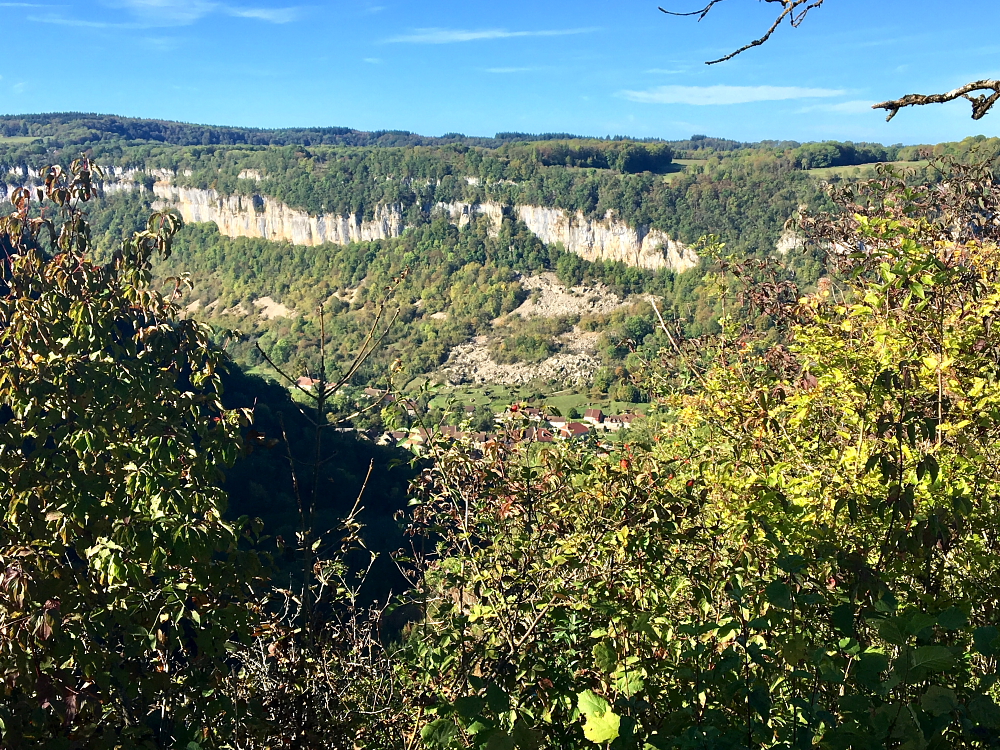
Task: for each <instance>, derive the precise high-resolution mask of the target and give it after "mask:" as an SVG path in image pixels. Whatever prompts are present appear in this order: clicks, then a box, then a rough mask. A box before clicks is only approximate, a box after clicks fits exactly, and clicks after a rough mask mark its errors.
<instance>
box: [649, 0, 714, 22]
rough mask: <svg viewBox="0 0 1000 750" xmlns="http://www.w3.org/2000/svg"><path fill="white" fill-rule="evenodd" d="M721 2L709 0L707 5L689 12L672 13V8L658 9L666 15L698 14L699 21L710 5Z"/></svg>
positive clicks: (706, 13)
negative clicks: (710, 0)
mask: <svg viewBox="0 0 1000 750" xmlns="http://www.w3.org/2000/svg"><path fill="white" fill-rule="evenodd" d="M721 2H722V0H712V2H710V3H709V4H708V5H706V6H705V7H704V8H702V9H701V10H694V11H691V12H690V13H674V12H673V11H672V10H664V9H663V8H660V10H661V11H663V12H664V13H666V14H667V15H668V16H682V17H683V16H698V20H699V21H700V20H701V19H702V18H704V17H705V16H707V15H708V11H710V10H712V6H714V5H718V4H719V3H721Z"/></svg>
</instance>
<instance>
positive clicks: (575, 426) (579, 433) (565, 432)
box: [559, 422, 590, 439]
mask: <svg viewBox="0 0 1000 750" xmlns="http://www.w3.org/2000/svg"><path fill="white" fill-rule="evenodd" d="M589 433H590V426H589V425H585V424H583V423H582V422H570V423H569V424H567V425H566V426H565V427H563V428H562V429H561V430H560V431H559V434H560V436H561V437H564V438H569V439H573V438H578V437H583V436H585V435H587V434H589Z"/></svg>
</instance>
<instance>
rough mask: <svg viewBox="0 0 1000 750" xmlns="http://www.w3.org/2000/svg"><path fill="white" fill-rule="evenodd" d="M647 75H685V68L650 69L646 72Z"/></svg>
mask: <svg viewBox="0 0 1000 750" xmlns="http://www.w3.org/2000/svg"><path fill="white" fill-rule="evenodd" d="M645 72H646V73H651V74H653V75H671V76H672V75H676V74H678V73H684V72H685V69H683V68H650V69H649V70H647V71H645Z"/></svg>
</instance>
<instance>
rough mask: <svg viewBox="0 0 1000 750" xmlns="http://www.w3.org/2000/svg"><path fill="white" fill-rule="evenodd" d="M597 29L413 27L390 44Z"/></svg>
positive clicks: (556, 33) (389, 41)
mask: <svg viewBox="0 0 1000 750" xmlns="http://www.w3.org/2000/svg"><path fill="white" fill-rule="evenodd" d="M593 31H597V29H593V28H590V29H549V30H542V31H508V30H507V29H477V30H472V29H414V31H413V33H412V34H403V35H402V36H394V37H391V38H390V39H386V40H385V41H386V42H388V43H390V44H454V43H456V42H476V41H480V40H483V39H515V38H519V37H528V36H572V35H575V34H589V33H591V32H593Z"/></svg>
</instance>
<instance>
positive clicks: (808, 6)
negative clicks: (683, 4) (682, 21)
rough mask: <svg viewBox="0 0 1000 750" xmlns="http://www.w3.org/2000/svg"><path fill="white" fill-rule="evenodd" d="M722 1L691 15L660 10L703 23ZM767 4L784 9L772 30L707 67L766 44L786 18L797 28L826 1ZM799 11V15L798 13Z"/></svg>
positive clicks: (791, 0)
mask: <svg viewBox="0 0 1000 750" xmlns="http://www.w3.org/2000/svg"><path fill="white" fill-rule="evenodd" d="M722 1H723V0H710V2H709V3H708V5H706V6H705V7H704V8H702V9H701V10H695V11H692V12H690V13H675V12H673V11H669V10H664V9H663V8H660V10H661V11H662V12H664V13H666V14H667V15H668V16H698V20H699V21H701V20H702V19H703V18H704V17H705V16H707V15H708V14H709V12H710V11H711V10H712V8H714V7H715V6H716V5H718V4H719V3H721V2H722ZM765 2H768V3H778V4H779V5H781V7H782V11H781V13H780V14H779V15H778V17H777V18H776V19H775V21H774V23H772V24H771V28H769V29H768V30H767V31H766V32H765V33H764V35H763V36H762V37H760V38H759V39H754V40H753V41H752V42H749V43H748V44H744V45H743V46H742V47H740V48H739V49H738V50H736V51H735V52H730V53H729V54H728V55H726V56H725V57H720V58H719V59H718V60H709V61H707V62H706V63H705V64H706V65H715V64H717V63H721V62H726V61H727V60H732V59H733V58H734V57H736V56H737V55H738V54H740V53H742V52H746V51H747V50H748V49H751V48H753V47H759V46H760V45H762V44H764V42H766V41H767V40H768V39H770V38H771V35H772V34H774V32H775V31H777V29H778V27H779V26H780V25H781V22H782V21H784V20H785V19H786V18H787V19H788V21H789V23H791V25H792V26H794V27H796V28H797V27H798V26H799V25H800V24H801V23H802V22H803V21H804V20H805V19H806V15H807V14H808V13H809V11H811V10H813V9H815V8H818V7H820V6H821V5H822V4H823V3H824V2H825V0H765ZM803 6H805V7H803ZM799 8H801V10H799ZM797 10H798V13H796V11H797Z"/></svg>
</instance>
